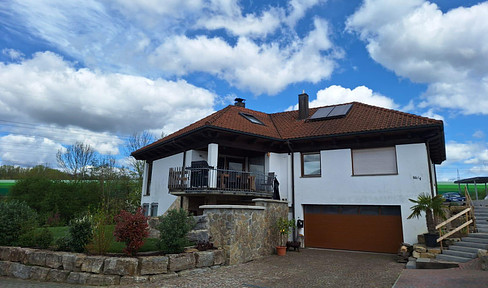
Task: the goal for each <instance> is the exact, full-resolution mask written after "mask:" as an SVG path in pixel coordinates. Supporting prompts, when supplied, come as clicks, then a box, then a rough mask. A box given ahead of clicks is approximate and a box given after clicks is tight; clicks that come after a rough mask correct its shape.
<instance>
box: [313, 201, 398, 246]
mask: <svg viewBox="0 0 488 288" xmlns="http://www.w3.org/2000/svg"><path fill="white" fill-rule="evenodd" d="M304 210H305V211H304V212H305V225H304V226H305V227H304V228H305V245H306V246H307V247H317V248H331V249H343V250H357V251H371V252H385V253H396V252H398V249H399V248H400V245H401V243H402V242H403V233H402V218H401V212H400V206H352V205H304Z"/></svg>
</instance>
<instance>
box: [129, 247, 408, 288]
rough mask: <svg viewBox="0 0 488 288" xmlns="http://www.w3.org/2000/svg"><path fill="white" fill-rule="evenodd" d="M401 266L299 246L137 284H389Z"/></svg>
mask: <svg viewBox="0 0 488 288" xmlns="http://www.w3.org/2000/svg"><path fill="white" fill-rule="evenodd" d="M404 266H405V264H400V263H397V262H396V261H395V255H389V254H377V253H360V252H345V251H331V250H319V249H302V250H301V251H300V253H298V252H288V253H287V255H286V256H284V257H280V256H276V255H272V256H269V257H264V258H262V259H258V260H255V261H252V262H249V263H244V264H239V265H234V266H226V267H222V268H219V269H216V270H211V271H208V272H206V273H205V274H194V275H188V276H184V277H178V278H172V279H166V280H164V281H161V282H158V283H148V284H140V285H138V287H252V288H257V287H341V288H343V287H392V286H393V284H394V283H395V281H396V280H397V278H398V276H399V275H400V272H401V271H402V269H403V267H404ZM126 287H134V285H131V286H126Z"/></svg>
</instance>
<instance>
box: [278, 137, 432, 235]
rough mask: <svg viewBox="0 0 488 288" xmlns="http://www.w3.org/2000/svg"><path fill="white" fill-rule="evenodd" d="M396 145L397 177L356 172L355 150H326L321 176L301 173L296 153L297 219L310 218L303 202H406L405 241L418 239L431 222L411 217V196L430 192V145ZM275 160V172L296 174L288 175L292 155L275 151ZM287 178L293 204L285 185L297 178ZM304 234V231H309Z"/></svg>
mask: <svg viewBox="0 0 488 288" xmlns="http://www.w3.org/2000/svg"><path fill="white" fill-rule="evenodd" d="M395 148H396V157H397V168H398V173H397V174H395V175H374V176H353V173H352V169H353V167H352V165H353V164H352V156H351V150H350V149H339V150H325V151H320V159H321V176H320V177H301V158H300V153H293V157H294V159H293V164H294V165H293V166H294V167H293V169H294V171H293V172H294V176H295V177H294V178H295V179H294V180H295V181H294V188H295V199H294V200H295V208H294V209H295V218H296V219H298V218H300V219H304V212H303V205H321V204H323V205H395V206H400V208H401V217H402V223H403V226H402V230H403V239H404V241H405V242H408V243H416V242H417V240H416V237H417V235H418V234H421V233H424V232H426V226H425V220H424V219H423V218H420V219H407V217H408V216H409V215H410V207H411V206H412V203H411V202H410V201H409V200H408V199H409V198H417V196H418V195H419V194H420V193H422V192H426V193H429V194H430V192H431V183H430V181H431V177H430V175H429V173H433V172H432V170H433V168H432V167H431V169H430V170H429V165H432V163H431V162H430V161H429V160H428V159H429V158H428V155H427V148H426V145H425V144H424V143H420V144H406V145H397V146H395ZM270 158H271V159H270V167H269V169H270V171H280V173H277V174H278V175H280V174H281V175H285V174H287V175H290V174H291V173H290V172H288V171H287V172H288V173H285V170H287V169H291V165H290V162H291V161H289V160H290V159H291V156H288V154H281V155H280V154H276V155H273V154H272V156H271V157H270ZM285 158H288V159H285ZM283 178H284V177H283ZM286 179H287V182H284V181H282V180H280V193H281V194H282V195H284V193H287V195H288V199H289V202H290V203H291V201H293V199H292V195H291V189H288V190H287V191H286V192H285V191H283V189H281V187H290V188H291V182H292V181H291V177H290V176H288V177H287V178H286ZM432 179H434V178H432ZM282 197H283V196H282ZM305 225H306V223H305ZM299 232H300V233H303V230H302V231H299Z"/></svg>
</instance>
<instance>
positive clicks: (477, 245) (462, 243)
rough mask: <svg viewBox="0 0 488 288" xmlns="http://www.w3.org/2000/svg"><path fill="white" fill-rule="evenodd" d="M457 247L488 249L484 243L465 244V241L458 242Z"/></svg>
mask: <svg viewBox="0 0 488 288" xmlns="http://www.w3.org/2000/svg"><path fill="white" fill-rule="evenodd" d="M456 245H457V246H463V247H472V248H478V249H486V248H487V247H488V245H486V244H483V243H475V242H465V241H461V242H457V243H456Z"/></svg>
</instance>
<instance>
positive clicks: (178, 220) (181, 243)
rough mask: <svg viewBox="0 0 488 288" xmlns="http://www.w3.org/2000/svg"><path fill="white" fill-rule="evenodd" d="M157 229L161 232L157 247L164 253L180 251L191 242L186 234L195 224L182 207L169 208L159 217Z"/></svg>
mask: <svg viewBox="0 0 488 288" xmlns="http://www.w3.org/2000/svg"><path fill="white" fill-rule="evenodd" d="M159 220H160V223H159V225H158V230H159V231H160V232H161V236H160V237H159V242H158V248H159V249H160V250H161V251H163V252H164V253H180V252H183V250H184V249H185V247H186V246H189V245H190V244H191V243H190V242H189V241H188V238H187V234H188V232H190V230H191V229H192V228H193V227H194V226H195V220H194V219H193V217H192V216H189V215H188V212H186V211H185V210H183V209H179V210H176V209H175V210H170V211H168V214H167V215H166V216H161V217H160V218H159Z"/></svg>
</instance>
